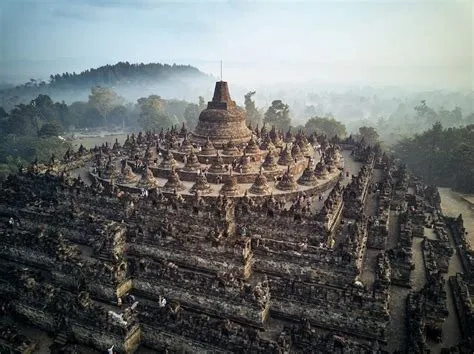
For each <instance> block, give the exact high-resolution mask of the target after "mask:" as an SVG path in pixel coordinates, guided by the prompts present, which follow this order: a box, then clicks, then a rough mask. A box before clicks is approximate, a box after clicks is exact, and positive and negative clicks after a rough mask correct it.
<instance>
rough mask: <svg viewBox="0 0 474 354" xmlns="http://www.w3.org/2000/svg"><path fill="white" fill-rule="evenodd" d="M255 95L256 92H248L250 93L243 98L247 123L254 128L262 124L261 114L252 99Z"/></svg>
mask: <svg viewBox="0 0 474 354" xmlns="http://www.w3.org/2000/svg"><path fill="white" fill-rule="evenodd" d="M255 93H256V91H250V92H247V93H246V94H245V96H244V98H245V101H244V103H245V113H246V116H247V123H248V124H251V125H253V126H256V125H258V124H261V123H262V112H261V111H260V110H259V109H257V107H256V105H255V101H254V100H253V99H252V97H253V96H254V95H255Z"/></svg>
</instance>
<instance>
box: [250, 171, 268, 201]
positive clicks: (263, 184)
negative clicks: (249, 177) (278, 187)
mask: <svg viewBox="0 0 474 354" xmlns="http://www.w3.org/2000/svg"><path fill="white" fill-rule="evenodd" d="M271 191H272V189H271V187H270V186H269V185H268V183H267V178H266V177H265V175H264V174H263V171H262V169H260V173H259V174H258V175H257V177H256V178H255V182H254V183H253V184H252V186H251V187H250V189H249V192H250V193H253V194H258V195H263V194H270V193H271Z"/></svg>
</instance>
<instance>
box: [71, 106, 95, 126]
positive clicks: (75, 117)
mask: <svg viewBox="0 0 474 354" xmlns="http://www.w3.org/2000/svg"><path fill="white" fill-rule="evenodd" d="M69 115H70V116H69V117H70V118H69V119H70V124H71V125H73V126H75V127H77V128H96V127H99V126H100V125H101V120H102V117H101V115H100V113H99V111H98V110H97V108H95V107H94V106H92V105H91V104H89V102H80V101H77V102H74V103H72V104H71V105H70V106H69Z"/></svg>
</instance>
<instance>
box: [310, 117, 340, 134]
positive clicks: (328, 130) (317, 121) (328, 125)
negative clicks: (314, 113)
mask: <svg viewBox="0 0 474 354" xmlns="http://www.w3.org/2000/svg"><path fill="white" fill-rule="evenodd" d="M304 128H305V132H306V134H308V135H309V134H313V133H317V134H324V135H326V136H327V137H328V138H332V137H334V136H336V135H337V136H338V137H340V138H343V137H345V136H346V134H347V133H346V126H345V125H344V124H342V123H341V122H338V121H337V120H335V119H334V118H323V117H313V118H310V119H308V121H307V122H306V124H305V126H304Z"/></svg>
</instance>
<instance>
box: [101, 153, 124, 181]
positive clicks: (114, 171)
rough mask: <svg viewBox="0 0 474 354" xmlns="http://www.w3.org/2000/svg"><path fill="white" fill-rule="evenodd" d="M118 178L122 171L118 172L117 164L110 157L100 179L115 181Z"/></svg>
mask: <svg viewBox="0 0 474 354" xmlns="http://www.w3.org/2000/svg"><path fill="white" fill-rule="evenodd" d="M118 176H120V171H119V170H118V168H117V166H116V163H115V162H114V161H113V160H112V156H110V155H109V159H108V161H107V164H106V165H105V170H104V172H103V173H102V175H101V176H100V177H101V178H104V179H108V180H110V181H114V180H116V179H117V177H118Z"/></svg>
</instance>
